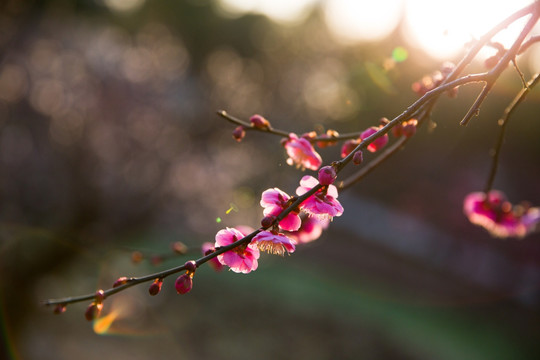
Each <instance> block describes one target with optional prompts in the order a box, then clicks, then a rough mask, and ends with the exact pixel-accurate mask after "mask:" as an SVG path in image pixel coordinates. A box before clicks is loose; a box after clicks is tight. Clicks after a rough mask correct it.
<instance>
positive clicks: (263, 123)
mask: <svg viewBox="0 0 540 360" xmlns="http://www.w3.org/2000/svg"><path fill="white" fill-rule="evenodd" d="M249 121H250V122H251V125H252V126H253V127H254V128H257V129H265V130H266V129H269V128H270V122H269V121H268V120H266V119H265V118H264V117H262V116H261V115H258V114H255V115H253V116H252V117H251V118H250V119H249Z"/></svg>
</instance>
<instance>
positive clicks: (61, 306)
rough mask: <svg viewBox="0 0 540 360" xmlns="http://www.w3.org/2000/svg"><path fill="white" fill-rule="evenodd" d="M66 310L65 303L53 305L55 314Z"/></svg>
mask: <svg viewBox="0 0 540 360" xmlns="http://www.w3.org/2000/svg"><path fill="white" fill-rule="evenodd" d="M65 312H66V304H58V305H56V306H55V307H54V310H53V313H55V314H57V315H58V314H63V313H65Z"/></svg>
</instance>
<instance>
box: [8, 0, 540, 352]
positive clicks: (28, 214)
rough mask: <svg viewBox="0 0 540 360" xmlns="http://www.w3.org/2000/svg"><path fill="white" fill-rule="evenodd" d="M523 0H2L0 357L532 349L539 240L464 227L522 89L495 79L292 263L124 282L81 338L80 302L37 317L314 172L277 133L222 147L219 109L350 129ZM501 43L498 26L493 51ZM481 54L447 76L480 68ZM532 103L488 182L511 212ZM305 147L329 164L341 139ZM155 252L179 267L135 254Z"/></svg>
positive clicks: (534, 68)
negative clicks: (501, 123)
mask: <svg viewBox="0 0 540 360" xmlns="http://www.w3.org/2000/svg"><path fill="white" fill-rule="evenodd" d="M510 3H511V4H510ZM526 4H527V1H513V2H505V4H498V5H493V4H492V3H491V2H489V1H453V2H451V3H449V2H442V1H414V0H401V1H400V0H378V1H345V0H319V1H317V0H295V1H286V0H273V1H272V0H183V1H182V0H176V1H172V0H162V1H150V0H57V1H18V0H7V1H4V2H2V5H0V319H1V321H2V322H1V324H2V327H1V328H0V330H1V335H2V337H1V339H2V341H1V350H2V356H0V357H2V358H6V359H74V358H77V359H96V358H115V359H118V360H120V359H148V358H158V359H195V358H197V359H210V358H217V359H357V358H365V359H532V358H535V355H537V354H538V353H539V352H540V349H539V345H538V344H539V343H540V325H539V324H540V291H539V290H540V286H539V284H540V242H539V240H540V236H539V235H538V234H534V235H531V236H529V237H527V238H525V239H521V240H515V239H508V240H501V239H494V238H492V237H490V236H489V234H487V233H486V232H485V231H483V229H481V228H478V227H476V226H473V225H471V224H470V223H469V222H468V221H467V219H466V218H465V216H464V215H463V213H462V200H463V198H464V196H465V195H466V194H468V193H469V192H472V191H479V190H481V189H482V188H483V186H484V183H485V180H486V177H487V174H488V171H489V165H490V164H489V154H490V149H491V147H492V146H493V144H494V143H495V139H496V134H497V119H498V118H499V116H500V114H501V112H502V111H503V109H504V108H505V107H506V106H507V104H508V103H509V102H510V101H511V99H512V98H513V96H514V95H515V94H516V93H517V92H518V91H519V89H520V87H521V81H520V79H519V76H518V75H517V74H516V72H515V71H512V70H511V69H509V71H507V72H506V73H505V74H504V75H503V77H502V78H501V79H500V80H499V81H498V83H497V86H496V88H495V89H494V90H493V91H492V93H491V95H490V97H489V98H488V99H487V101H486V103H485V104H484V106H483V107H482V110H481V112H480V116H479V117H478V118H475V119H473V121H472V122H471V124H470V125H469V126H468V127H467V128H463V127H460V126H459V121H460V120H461V117H462V116H463V115H464V114H465V112H466V110H467V108H468V106H470V104H471V103H472V101H473V99H474V98H475V97H476V94H477V93H478V91H479V89H480V87H479V86H478V85H471V86H467V87H464V88H461V89H460V90H459V95H458V97H457V98H456V99H449V98H446V97H444V98H441V101H440V102H439V104H438V106H437V107H436V108H435V111H434V114H433V120H434V122H435V124H436V125H437V127H436V128H434V129H431V130H430V129H428V128H427V127H424V128H422V129H420V130H419V131H418V132H417V135H415V137H414V138H413V141H410V142H409V144H408V145H407V148H406V149H405V150H404V151H402V152H400V153H399V154H397V155H396V156H395V157H394V158H392V159H391V160H389V161H388V162H386V163H385V164H384V165H382V166H381V167H380V168H378V169H377V171H376V172H375V173H373V174H371V175H370V176H368V177H367V178H366V179H365V181H363V182H362V183H360V184H358V185H357V186H356V187H355V188H352V189H349V190H347V191H346V192H343V193H342V194H340V200H341V202H342V204H343V206H344V208H345V212H344V214H343V216H342V217H340V218H337V219H335V220H334V222H333V223H332V224H331V226H330V228H329V229H328V230H327V231H326V232H324V233H323V235H322V237H321V238H320V239H319V240H317V241H315V242H313V243H310V244H307V245H305V246H302V247H298V249H297V251H296V252H295V253H294V254H292V255H291V256H285V257H283V258H281V257H276V256H270V255H262V257H261V259H260V266H259V269H258V270H257V271H256V272H254V273H252V274H250V275H239V274H235V273H232V272H228V271H223V272H221V273H216V272H214V271H213V270H212V269H211V268H209V267H207V266H205V267H203V268H201V269H199V270H198V271H197V274H196V276H195V279H194V287H193V290H192V292H191V293H190V294H189V295H185V296H179V295H177V294H176V293H175V291H174V287H173V284H174V276H173V277H171V278H167V279H166V280H165V282H164V286H163V290H162V292H161V293H160V294H159V295H158V296H156V297H150V296H148V294H147V286H145V285H143V286H138V287H135V288H131V289H130V290H128V291H125V292H122V293H120V294H118V295H115V296H113V297H112V298H110V299H108V300H107V301H106V302H105V309H104V313H103V315H104V316H105V317H104V318H105V319H106V320H105V321H102V322H101V323H99V324H94V325H93V324H91V323H88V322H87V321H86V320H85V319H84V316H83V314H84V310H85V309H86V306H87V304H86V303H79V304H74V305H70V306H68V308H67V312H66V313H64V314H62V315H61V316H57V315H54V314H52V309H50V308H45V307H42V306H40V301H42V300H44V299H48V298H56V297H64V296H69V295H80V294H87V293H92V292H94V291H95V290H96V289H98V288H109V287H110V286H111V285H112V283H113V282H114V281H115V280H116V279H117V278H118V277H120V276H140V275H145V274H149V273H153V272H156V271H159V270H163V269H166V268H168V267H172V266H176V265H178V264H183V263H184V261H186V260H188V259H192V258H198V257H199V256H200V250H199V249H200V246H201V244H202V243H203V242H204V241H211V242H213V241H214V236H215V233H216V232H217V231H218V230H220V229H222V228H224V227H226V226H229V227H232V226H235V225H238V224H244V225H248V226H252V227H257V226H258V224H259V221H260V218H261V216H262V211H261V208H260V206H259V204H258V202H259V200H260V194H261V192H262V191H264V190H265V189H267V188H269V187H279V188H280V189H282V190H284V191H286V192H287V193H289V194H292V193H294V190H295V189H296V187H297V185H298V180H299V179H300V177H301V176H302V175H304V174H311V172H309V171H306V172H305V173H302V172H300V171H298V170H296V169H294V168H292V167H289V166H288V165H287V164H286V162H285V160H286V155H285V152H284V150H283V148H282V147H281V146H280V144H279V138H277V137H274V136H268V135H264V134H260V133H253V132H249V133H248V134H247V136H246V138H245V139H244V141H242V142H241V143H237V142H235V141H234V140H233V139H232V136H231V133H232V130H233V127H232V126H231V125H230V124H229V123H227V122H226V121H224V120H223V119H221V118H219V117H218V116H216V114H215V112H216V110H219V109H224V110H227V111H228V112H229V113H231V114H233V115H235V116H238V117H240V118H243V119H248V118H249V116H251V115H253V114H255V113H259V114H262V115H264V116H265V117H267V118H268V119H269V120H270V121H271V123H272V125H273V126H274V127H276V128H279V129H283V130H287V131H292V132H296V133H299V134H301V133H304V132H307V131H310V130H313V129H316V130H318V131H325V130H326V129H335V130H337V131H339V132H349V131H359V130H363V129H365V128H367V127H368V126H372V125H376V124H377V123H378V120H379V118H381V117H383V116H386V117H388V118H392V117H394V116H396V115H398V114H399V113H401V112H402V111H403V110H404V109H405V108H406V107H407V106H408V105H409V104H410V103H412V102H413V101H414V100H415V99H416V98H417V95H416V94H414V93H413V92H412V91H411V84H412V83H413V82H415V81H418V80H419V79H421V78H422V77H423V76H424V75H426V74H430V73H432V72H433V71H434V70H437V69H439V68H440V66H441V64H442V63H443V62H444V61H447V60H449V61H455V62H457V61H458V60H459V57H460V55H462V54H463V53H464V51H465V47H464V44H466V43H467V42H468V41H470V40H472V39H474V38H475V37H478V36H480V35H481V33H482V32H484V31H486V30H487V29H488V28H489V27H490V26H492V25H494V24H496V23H497V22H498V21H500V20H502V19H503V18H504V17H505V16H506V15H508V14H510V13H511V12H512V11H514V10H516V9H519V8H520V7H521V6H524V5H526ZM518 25H519V24H518ZM517 29H518V31H519V28H517ZM537 29H538V27H537ZM539 32H540V31H536V33H539ZM515 36H516V28H515V27H509V28H508V29H507V30H506V31H505V32H503V33H501V34H500V36H499V37H498V38H497V40H499V41H501V42H502V43H506V44H508V41H509V40H511V39H512V37H515ZM494 52H495V51H494V50H493V51H491V52H490V50H486V51H485V53H482V54H481V55H480V56H479V61H477V62H475V63H473V64H472V65H471V66H470V67H469V68H468V70H470V71H471V72H478V71H484V68H483V65H482V60H483V59H485V58H486V57H488V56H490V55H492V54H493V53H494ZM518 64H519V65H520V68H521V70H522V71H523V73H524V74H525V77H526V78H530V76H531V74H533V73H535V72H538V71H540V46H533V47H532V48H531V49H530V51H529V52H528V53H527V54H526V55H524V56H522V57H520V58H519V59H518ZM539 109H540V90H539V89H538V88H536V89H534V91H532V92H531V94H530V95H529V97H528V100H527V102H526V103H524V104H523V105H522V106H520V107H519V109H518V110H517V111H516V113H515V115H514V117H513V118H512V121H511V124H510V125H509V128H508V135H507V138H506V142H505V144H504V146H503V153H502V156H501V163H500V168H499V173H498V175H497V178H496V180H495V188H497V189H501V190H503V191H505V192H506V194H507V195H508V197H509V199H510V200H511V201H512V202H514V203H517V202H519V201H522V200H528V201H530V202H531V203H532V204H535V205H540V187H538V183H539V179H540V168H539V166H538V154H539V153H540V142H539V141H538V134H539V133H540V123H539V121H538V120H539V117H538V116H539V115H538V114H539ZM320 153H321V155H322V156H323V158H324V159H325V163H330V162H331V161H332V160H334V159H337V158H338V157H339V147H331V148H326V149H322V150H320ZM366 158H367V159H369V158H370V157H369V155H368V154H366ZM175 241H182V242H183V243H184V244H185V245H186V246H187V247H188V248H189V249H190V251H189V252H188V254H186V255H185V256H170V257H167V256H166V257H165V258H164V259H162V261H161V262H158V261H152V258H154V259H155V256H156V255H163V254H172V252H171V250H170V246H171V243H173V242H175ZM134 251H138V252H140V253H141V254H142V255H143V260H142V261H141V262H139V263H134V262H133V261H132V253H133V252H134Z"/></svg>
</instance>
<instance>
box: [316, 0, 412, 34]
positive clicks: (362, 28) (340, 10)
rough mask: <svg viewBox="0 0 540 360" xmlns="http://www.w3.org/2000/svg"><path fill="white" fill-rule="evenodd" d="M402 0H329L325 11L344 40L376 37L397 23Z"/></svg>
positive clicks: (333, 27)
mask: <svg viewBox="0 0 540 360" xmlns="http://www.w3.org/2000/svg"><path fill="white" fill-rule="evenodd" d="M402 9H403V0H376V1H372V0H359V1H349V0H326V1H325V4H324V13H325V19H326V23H327V24H328V27H329V28H330V30H331V31H332V32H333V33H334V34H335V35H337V37H338V39H340V40H342V41H344V42H357V41H376V40H380V39H382V38H384V37H386V36H388V35H390V33H391V32H392V31H393V30H394V29H395V28H396V27H397V26H398V24H399V21H400V19H401V14H402Z"/></svg>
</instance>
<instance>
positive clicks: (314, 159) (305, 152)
mask: <svg viewBox="0 0 540 360" xmlns="http://www.w3.org/2000/svg"><path fill="white" fill-rule="evenodd" d="M309 137H310V134H305V136H302V137H300V138H299V137H298V135H296V134H295V133H290V134H289V138H288V139H285V140H284V141H283V142H282V144H283V146H284V147H285V150H286V151H287V155H288V156H289V158H288V159H287V164H289V165H296V166H297V167H299V168H302V169H309V170H317V169H318V168H319V167H320V166H321V164H322V158H321V156H320V155H319V154H318V153H317V151H315V149H314V148H313V145H311V143H310V142H309V140H308V138H309Z"/></svg>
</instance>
